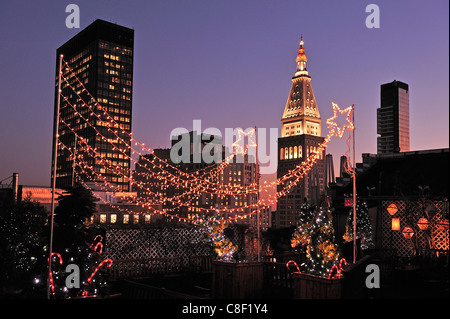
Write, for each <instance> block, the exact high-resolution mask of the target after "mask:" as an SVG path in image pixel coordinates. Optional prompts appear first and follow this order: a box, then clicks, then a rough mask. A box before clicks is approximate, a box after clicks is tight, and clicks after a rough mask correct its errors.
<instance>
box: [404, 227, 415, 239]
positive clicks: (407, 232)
mask: <svg viewBox="0 0 450 319" xmlns="http://www.w3.org/2000/svg"><path fill="white" fill-rule="evenodd" d="M413 235H414V231H413V230H412V228H411V227H405V228H403V236H405V238H411V237H412V236H413Z"/></svg>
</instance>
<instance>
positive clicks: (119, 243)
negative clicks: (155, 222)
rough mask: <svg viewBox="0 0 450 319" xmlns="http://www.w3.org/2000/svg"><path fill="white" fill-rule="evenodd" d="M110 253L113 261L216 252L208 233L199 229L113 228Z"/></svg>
mask: <svg viewBox="0 0 450 319" xmlns="http://www.w3.org/2000/svg"><path fill="white" fill-rule="evenodd" d="M105 254H106V256H108V257H109V258H112V259H113V260H123V259H128V260H129V259H155V258H172V257H177V258H181V259H182V261H183V262H185V263H187V262H188V261H189V258H190V257H191V256H205V255H210V254H212V249H211V245H210V244H209V243H207V242H206V241H205V237H204V234H202V233H201V232H200V231H198V230H197V229H195V228H146V229H144V228H142V229H110V230H108V231H107V233H106V250H105Z"/></svg>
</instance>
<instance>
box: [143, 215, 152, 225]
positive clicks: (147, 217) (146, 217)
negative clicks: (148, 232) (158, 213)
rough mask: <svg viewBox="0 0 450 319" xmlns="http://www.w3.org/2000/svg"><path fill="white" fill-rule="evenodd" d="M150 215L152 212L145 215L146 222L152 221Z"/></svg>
mask: <svg viewBox="0 0 450 319" xmlns="http://www.w3.org/2000/svg"><path fill="white" fill-rule="evenodd" d="M150 216H151V215H150V214H146V215H145V219H144V220H145V222H146V223H150V218H151V217H150Z"/></svg>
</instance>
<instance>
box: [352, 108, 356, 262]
mask: <svg viewBox="0 0 450 319" xmlns="http://www.w3.org/2000/svg"><path fill="white" fill-rule="evenodd" d="M352 112H353V114H352V122H353V263H355V262H356V251H357V249H356V158H355V130H356V126H355V105H352Z"/></svg>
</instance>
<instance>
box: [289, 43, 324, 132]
mask: <svg viewBox="0 0 450 319" xmlns="http://www.w3.org/2000/svg"><path fill="white" fill-rule="evenodd" d="M303 45H304V42H303V35H302V37H301V39H300V47H299V49H298V54H297V58H296V63H297V71H296V72H295V75H294V77H293V78H292V86H291V91H290V92H289V97H288V99H287V102H286V106H285V108H284V113H283V117H282V119H281V136H282V137H286V136H293V135H301V134H309V135H315V136H321V123H322V120H321V118H320V113H319V108H318V107H317V102H316V99H315V97H314V92H313V89H312V87H311V76H310V75H309V73H308V70H307V69H306V63H307V61H308V58H307V57H306V53H305V48H304V47H303Z"/></svg>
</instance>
